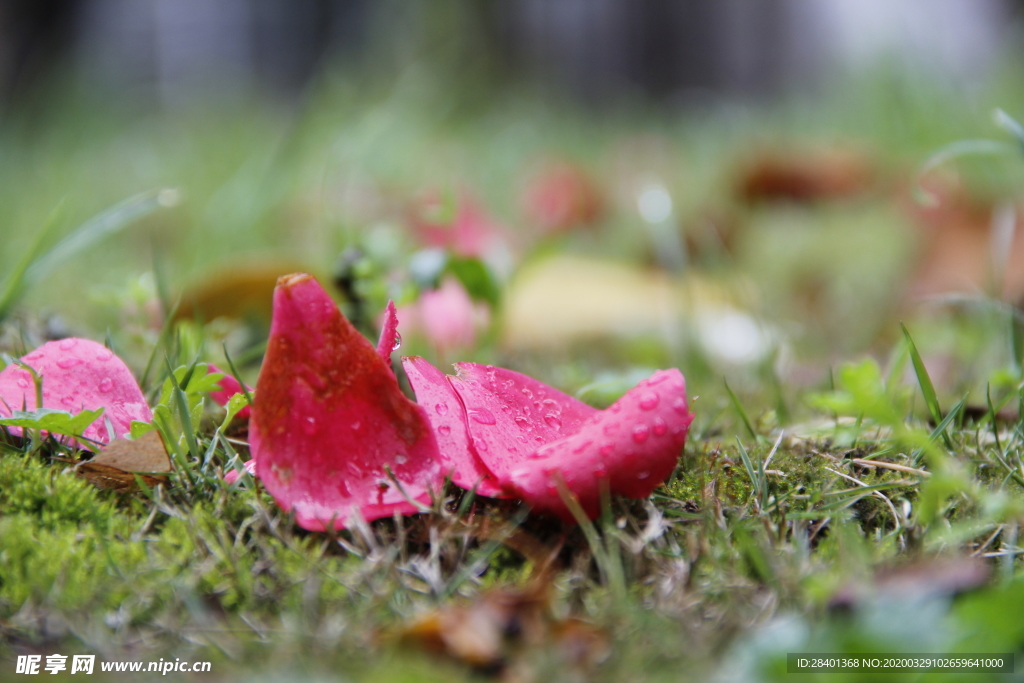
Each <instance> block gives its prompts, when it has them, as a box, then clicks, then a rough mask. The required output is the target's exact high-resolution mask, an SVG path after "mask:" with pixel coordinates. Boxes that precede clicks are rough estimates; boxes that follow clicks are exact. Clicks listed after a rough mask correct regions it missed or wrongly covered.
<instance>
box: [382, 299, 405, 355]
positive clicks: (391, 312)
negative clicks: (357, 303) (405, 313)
mask: <svg viewBox="0 0 1024 683" xmlns="http://www.w3.org/2000/svg"><path fill="white" fill-rule="evenodd" d="M401 342H402V338H401V337H400V336H398V311H396V310H395V302H394V301H390V300H389V301H388V306H387V308H385V309H384V324H383V325H381V328H380V341H378V342H377V354H378V355H379V356H380V358H381V360H383V361H384V363H385V364H386V365H387V366H388V367H391V353H392V352H393V351H394V350H395V349H397V348H398V345H399V344H400V343H401Z"/></svg>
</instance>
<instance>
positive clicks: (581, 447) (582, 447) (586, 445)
mask: <svg viewBox="0 0 1024 683" xmlns="http://www.w3.org/2000/svg"><path fill="white" fill-rule="evenodd" d="M592 443H594V442H593V441H584V442H583V443H581V444H580V445H579V446H577V447H576V448H574V449H572V452H573V453H582V452H583V451H585V450H587V449H588V448H590V444H592Z"/></svg>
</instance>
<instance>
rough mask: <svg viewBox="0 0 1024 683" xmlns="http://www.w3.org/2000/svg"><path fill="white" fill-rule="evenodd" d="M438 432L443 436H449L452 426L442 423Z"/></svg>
mask: <svg viewBox="0 0 1024 683" xmlns="http://www.w3.org/2000/svg"><path fill="white" fill-rule="evenodd" d="M437 433H438V434H440V435H441V436H448V435H449V434H451V433H452V428H451V427H449V426H448V425H441V426H440V427H438V428H437Z"/></svg>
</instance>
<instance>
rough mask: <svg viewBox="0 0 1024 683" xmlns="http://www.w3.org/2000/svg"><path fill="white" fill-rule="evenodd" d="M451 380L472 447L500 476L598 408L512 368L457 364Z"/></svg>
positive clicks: (504, 478) (503, 477)
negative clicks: (463, 411) (464, 418)
mask: <svg viewBox="0 0 1024 683" xmlns="http://www.w3.org/2000/svg"><path fill="white" fill-rule="evenodd" d="M455 369H456V375H455V376H454V377H452V376H449V377H448V381H449V382H450V383H451V385H452V387H453V388H454V389H455V391H456V392H457V393H458V395H459V398H460V399H462V404H463V406H465V409H466V418H467V420H466V425H467V427H468V430H469V439H470V442H469V443H470V447H471V448H473V449H474V451H475V452H476V455H477V457H479V458H480V460H481V461H482V462H483V463H484V464H485V465H486V466H487V468H488V469H489V470H490V471H491V473H492V474H494V476H495V477H496V478H497V479H498V481H500V482H502V483H505V482H506V481H507V480H508V476H509V474H510V473H511V472H512V470H514V469H516V468H517V467H518V466H519V464H520V463H521V462H522V461H523V460H525V459H526V458H527V457H528V456H529V455H530V454H531V453H533V452H534V451H536V450H537V449H538V448H540V447H541V446H543V445H544V444H547V443H550V442H552V441H555V440H557V439H561V438H564V437H566V436H569V435H571V434H574V433H575V432H576V431H577V430H578V429H579V428H580V427H581V426H582V425H583V423H584V422H585V421H586V420H587V419H589V418H590V417H591V416H593V415H594V414H595V413H597V412H598V411H597V410H596V409H594V408H591V407H590V406H588V405H587V404H585V403H583V402H581V401H578V400H576V399H575V398H573V397H572V396H569V395H567V394H563V393H562V392H560V391H558V390H557V389H555V388H553V387H550V386H548V385H546V384H544V383H543V382H538V381H537V380H535V379H533V378H532V377H527V376H526V375H523V374H520V373H518V372H515V371H513V370H506V369H504V368H496V367H493V366H487V365H477V364H476V363H456V364H455Z"/></svg>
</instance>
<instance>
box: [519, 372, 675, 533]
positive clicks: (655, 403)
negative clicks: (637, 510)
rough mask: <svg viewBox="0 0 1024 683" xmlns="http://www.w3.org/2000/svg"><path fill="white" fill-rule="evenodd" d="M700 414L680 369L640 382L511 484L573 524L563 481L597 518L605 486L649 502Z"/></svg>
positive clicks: (540, 454) (527, 465) (547, 449)
mask: <svg viewBox="0 0 1024 683" xmlns="http://www.w3.org/2000/svg"><path fill="white" fill-rule="evenodd" d="M692 421H693V414H692V413H690V411H689V408H688V407H687V404H686V384H685V381H684V380H683V375H682V373H680V372H679V370H674V369H673V370H662V371H659V372H656V373H655V374H654V375H653V376H651V377H650V378H649V379H646V380H644V381H642V382H640V383H639V384H638V385H637V386H636V387H634V388H633V389H631V390H630V391H628V392H627V393H626V394H625V395H624V396H623V397H622V398H620V399H619V400H618V401H616V402H615V403H614V404H613V405H612V406H611V407H609V408H608V409H607V410H604V411H601V412H599V413H598V414H597V415H595V416H594V417H593V418H591V419H590V420H588V421H587V422H586V423H585V424H583V425H582V427H581V429H579V431H578V432H577V433H576V434H574V435H572V436H569V437H568V438H564V439H560V440H558V441H554V442H551V443H549V444H547V445H546V446H544V447H542V448H540V449H539V450H538V451H537V452H536V454H534V455H533V457H532V458H531V459H530V460H528V461H525V462H523V463H521V464H520V466H519V467H517V468H516V469H514V470H513V471H512V472H511V474H510V475H509V477H508V480H507V481H508V484H509V485H510V486H511V488H512V489H513V490H515V492H516V493H517V494H518V495H519V496H521V497H522V499H523V500H525V501H526V502H528V503H529V504H530V505H531V506H532V507H533V508H534V509H537V510H541V511H547V512H551V513H553V514H556V515H558V516H559V517H561V518H562V519H563V520H566V521H570V522H571V521H573V517H572V514H571V513H570V512H569V509H568V508H567V507H566V505H565V503H564V502H563V501H562V498H561V496H560V494H559V491H558V485H557V484H558V477H561V478H562V479H563V480H564V481H565V486H566V488H567V489H568V490H569V491H571V492H572V493H574V494H575V495H576V496H577V497H578V498H579V501H580V505H581V506H582V507H583V510H584V511H585V512H586V514H587V515H589V516H590V517H591V518H594V517H596V516H597V515H598V514H599V513H600V500H601V498H600V494H601V487H602V486H607V487H608V489H609V492H610V493H616V494H620V495H624V496H627V497H629V498H645V497H647V496H648V495H650V494H651V492H652V491H653V490H654V489H655V488H656V487H657V486H658V485H660V484H661V483H662V482H664V481H665V480H666V479H668V477H669V475H671V474H672V470H673V469H675V466H676V463H677V461H678V459H679V454H680V453H681V451H682V448H683V445H684V444H685V443H686V433H687V431H688V430H689V427H690V423H691V422H692Z"/></svg>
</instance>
